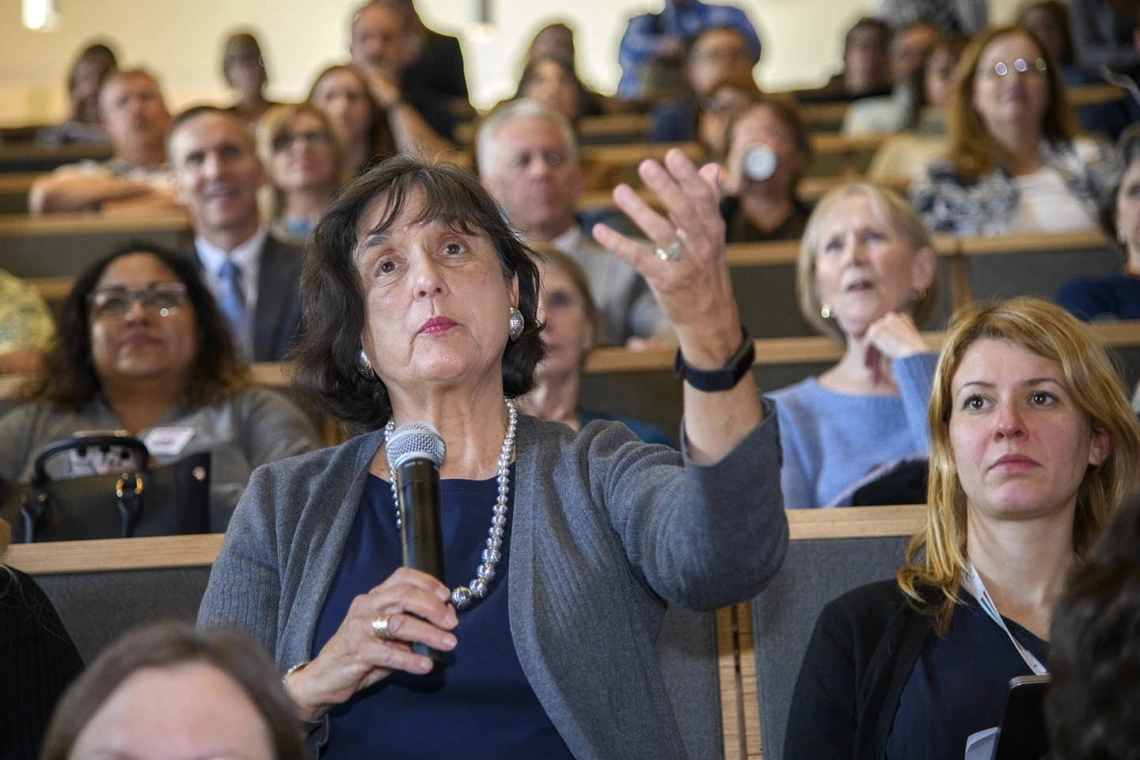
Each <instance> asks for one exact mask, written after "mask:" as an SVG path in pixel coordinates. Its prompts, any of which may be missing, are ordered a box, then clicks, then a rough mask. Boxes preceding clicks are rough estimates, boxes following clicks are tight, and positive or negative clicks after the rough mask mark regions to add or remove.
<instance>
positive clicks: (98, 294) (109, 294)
mask: <svg viewBox="0 0 1140 760" xmlns="http://www.w3.org/2000/svg"><path fill="white" fill-rule="evenodd" d="M186 299H187V293H186V286H185V285H183V284H182V283H180V282H155V283H151V284H150V285H147V286H146V287H145V288H140V289H138V290H128V289H127V288H124V287H120V286H117V285H114V286H111V287H106V288H98V289H97V290H93V291H92V292H91V295H90V296H88V297H87V305H88V308H89V309H90V310H91V316H92V317H93V318H94V319H122V318H123V317H125V316H126V315H127V313H128V312H129V311H130V310H131V307H132V306H133V305H134V303H135V301H138V302H139V303H140V304H142V306H143V308H144V309H151V310H155V311H157V312H158V314H159V316H161V317H169V316H170V315H171V314H173V313H174V312H176V311H178V310H179V309H181V308H182V307H183V306H185V305H186Z"/></svg>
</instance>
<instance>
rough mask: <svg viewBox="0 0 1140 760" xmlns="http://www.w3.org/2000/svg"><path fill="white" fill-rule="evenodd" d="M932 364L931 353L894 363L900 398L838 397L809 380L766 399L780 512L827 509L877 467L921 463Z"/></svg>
mask: <svg viewBox="0 0 1140 760" xmlns="http://www.w3.org/2000/svg"><path fill="white" fill-rule="evenodd" d="M937 362H938V355H937V354H933V353H929V354H918V355H916V356H911V357H908V358H906V359H900V360H898V361H896V362H893V363H892V365H891V369H892V371H893V372H894V376H895V382H896V383H897V384H898V387H899V395H898V396H854V395H849V394H845V393H836V392H835V391H830V390H827V389H826V388H823V387H821V386H820V384H819V383H818V382H817V381H816V379H815V378H814V377H809V378H808V379H807V380H804V381H802V382H799V383H796V384H795V385H791V386H788V387H787V388H783V389H781V390H778V391H776V392H775V393H772V394H770V398H771V399H772V400H773V401H775V402H776V413H777V416H778V417H779V420H780V444H781V446H782V448H783V451H784V464H783V468H782V469H781V471H780V482H781V485H782V486H783V490H784V506H786V507H787V508H788V509H808V508H814V507H823V506H827V505H829V504H830V502H831V501H832V500H833V499H835V497H836V496H839V495H840V494H841V493H843V491H844V490H846V489H847V487H848V486H850V485H851V484H852V483H854V482H855V481H856V480H858V479H859V478H861V477H863V476H864V475H866V474H867V472H868V471H869V470H870V469H871V468H873V467H875V466H876V465H879V464H882V463H884V462H889V461H891V460H894V459H900V458H903V457H911V456H925V455H926V454H927V452H928V450H929V448H930V430H929V428H928V426H927V423H926V406H927V403H928V402H929V401H930V388H931V383H932V382H933V380H934V367H935V365H936V364H937Z"/></svg>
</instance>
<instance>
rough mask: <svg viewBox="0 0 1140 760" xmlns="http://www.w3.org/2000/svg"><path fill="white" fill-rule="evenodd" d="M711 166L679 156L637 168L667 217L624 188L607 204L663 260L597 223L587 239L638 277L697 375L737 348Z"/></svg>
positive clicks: (672, 153) (737, 317)
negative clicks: (673, 255)
mask: <svg viewBox="0 0 1140 760" xmlns="http://www.w3.org/2000/svg"><path fill="white" fill-rule="evenodd" d="M717 172H718V167H717V166H716V165H715V164H710V165H707V166H705V167H703V168H702V169H701V170H700V171H698V170H697V168H696V167H695V166H694V165H693V163H692V162H691V161H690V160H689V159H688V158H687V157H686V156H685V154H684V153H682V152H681V151H679V150H671V151H669V153H667V154H666V156H665V165H664V166H662V165H661V164H659V163H658V162H656V161H643V162H642V163H641V165H640V166H639V167H638V174H639V175H640V176H641V179H642V180H643V181H644V182H645V185H646V187H648V188H649V189H651V190H653V191H654V192H655V193H656V194H657V196H658V198H660V199H661V203H662V205H663V206H664V207H665V209H666V212H667V215H668V218H665V217H663V216H661V215H660V214H658V213H657V212H656V211H654V210H653V209H652V208H650V207H649V206H648V205H647V204H646V203H645V202H644V201H643V200H641V198H639V197H638V195H637V193H635V192H634V191H633V189H632V188H630V187H629V186H628V185H625V184H622V185H618V187H617V188H616V189H615V190H614V194H613V195H614V201H615V202H616V203H617V205H618V207H619V208H620V209H621V210H622V211H624V212H625V213H626V214H627V215H628V216H629V218H630V219H632V220H633V221H634V222H636V223H637V225H638V226H639V227H640V228H641V229H642V230H643V231H644V232H645V235H646V237H648V238H649V239H650V241H652V243H653V244H654V245H655V246H657V250H658V251H661V252H663V253H667V252H669V251H675V250H678V248H677V244H680V246H679V251H680V256H679V257H678V258H662V256H661V255H660V254H659V253H657V252H655V251H650V250H647V249H646V248H645V247H644V246H643V245H639V244H638V243H636V242H634V241H633V240H630V239H629V238H628V237H626V236H625V235H622V234H621V233H619V232H616V231H615V230H613V229H612V228H610V227H608V226H607V225H604V224H598V225H595V226H594V229H593V234H594V238H595V239H596V240H597V241H598V242H599V243H600V244H601V245H603V246H604V247H606V248H608V249H609V250H611V251H613V252H614V253H616V254H617V255H618V256H620V257H621V258H622V259H624V260H625V261H627V262H628V263H629V264H630V265H631V266H633V267H634V268H635V269H636V270H637V271H638V272H640V273H641V275H642V277H644V278H645V280H646V282H647V283H648V284H649V287H650V288H651V289H652V290H653V294H654V295H655V296H656V298H657V302H658V303H659V304H660V305H661V308H662V309H663V310H664V312H665V314H666V315H667V316H668V317H669V320H670V321H671V322H672V323H673V326H674V329H675V330H676V334H677V340H678V342H679V343H680V346H681V351H682V353H683V354H684V355H685V360H686V361H688V362H689V363H690V364H691V365H693V366H696V367H699V368H701V369H716V368H719V367H722V366H724V364H725V363H726V362H727V361H728V359H729V358H730V357H731V356H732V355H733V354H734V353H735V352H736V350H737V349H738V348H739V347H740V314H739V312H738V311H737V307H736V298H735V296H734V295H733V291H732V280H731V278H730V276H729V272H728V265H727V263H726V261H725V238H724V221H723V219H722V218H721V215H720V208H719V193H718V190H717Z"/></svg>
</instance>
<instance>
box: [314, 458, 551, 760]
mask: <svg viewBox="0 0 1140 760" xmlns="http://www.w3.org/2000/svg"><path fill="white" fill-rule="evenodd" d="M510 483H511V506H512V507H513V502H514V486H515V468H514V465H512V466H511V473H510ZM496 493H497V483H496V481H495V479H494V478H491V479H490V480H478V481H476V480H444V481H442V483H441V489H440V497H441V501H442V504H443V510H442V511H443V531H444V562H445V567H446V569H447V585H448V586H449V587H450V588H455V587H456V586H458V585H468V584H469V583H470V581H471V579H472V578H474V577H475V569H476V568H477V567H478V566H479V563H480V555H481V554H482V552H483V548H484V546H485V544H486V540H487V532H488V530H489V528H490V527H491V508H492V507H493V506H494V504H495V496H496ZM511 522H512V521H511V519H510V516H509V514H508V518H507V536H506V539H505V540H504V542H503V547H504V549H503V558H502V561H501V562H500V563H499V565H498V567H497V568H496V571H497V572H496V577H495V580H494V582H493V583H492V584H491V590H490V593H489V594H488V595H487V597H486V598H485V599H483V601H481V602H478V603H476V604H475V605H474V606H472V607H470V608H468V609H467V610H465V611H463V612H460V613H459V626H458V628H456V629H455V631H454V633H455V636H456V638H457V639H458V640H459V644H458V646H456V648H455V649H454V650H452V652H451V653H449V655H448V657H449V659H448V664H447V667H446V668H444V669H443V670H442V671H441V672H439V673H438V674H436V673H433V674H431V675H427V676H423V675H413V674H410V673H404V672H395V673H393V674H392V675H391V676H389V677H388V678H386V679H384V680H382V681H380V682H379V683H377V684H375V685H374V686H372V687H370V688H368V689H365V690H363V691H361V692H359V693H358V694H356V696H354V697H353V698H352V699H350V700H349V701H348V702H346V703H345V704H343V705H340V706H338V707H335V708H333V709H332V710H330V711H329V714H328V715H329V740H328V744H327V746H326V751H325V752H324V753H323V754H322V757H324V758H362V757H383V758H384V760H401V759H402V758H407V759H408V760H412V759H413V758H414V759H416V760H430V759H431V758H441V759H442V758H447V759H448V760H451V758H457V757H462V758H464V759H465V760H469V759H472V758H488V759H490V758H503V757H542V758H552V759H553V760H562V759H563V758H566V759H567V760H569V759H570V758H572V755H571V754H570V750H568V749H567V748H566V744H565V743H564V742H563V741H562V738H561V737H560V736H559V735H558V731H557V730H556V729H555V728H554V724H553V723H551V722H550V718H549V717H547V715H546V712H545V711H544V710H543V709H542V705H541V704H539V701H538V697H536V696H535V694H534V690H533V689H532V688H531V686H530V683H529V682H528V681H527V679H526V675H525V674H524V673H523V670H522V666H521V665H520V664H519V659H518V655H517V654H516V652H515V646H514V640H513V638H512V637H511V629H510V623H509V618H508V612H507V584H508V577H509V576H508V572H507V571H508V566H509V563H510V554H509V553H508V552H507V551H506V547H507V546H508V545H509V541H510V526H511ZM400 563H401V552H400V532H399V530H398V529H397V528H396V512H395V506H394V505H393V503H392V491H391V486H390V485H389V483H388V481H386V480H382V479H380V478H377V477H375V476H373V475H369V476H368V482H367V483H366V484H365V486H364V492H363V493H362V494H361V496H360V508H359V509H358V510H357V513H356V520H355V521H354V522H353V524H352V530H351V532H350V533H349V536H348V541H347V542H346V543H345V546H344V554H343V555H342V556H341V560H340V566H339V567H338V568H337V571H336V575H335V576H333V580H332V585H331V586H330V587H329V591H328V596H327V597H326V598H325V603H324V607H323V608H322V609H321V614H320V617H319V618H318V619H317V628H316V633H315V634H314V637H313V647H312V656H313V657H316V655H317V653H319V652H320V650H321V648H322V647H323V646H324V645H325V643H326V642H327V641H328V640H329V639H330V638H332V636H333V634H335V633H336V631H337V629H338V628H339V627H340V624H341V622H342V621H343V620H344V618H345V616H346V615H347V614H348V607H349V605H350V604H351V603H352V600H353V598H354V597H356V596H358V595H359V594H364V593H366V592H368V591H369V590H371V589H372V588H374V587H375V586H377V585H379V584H380V583H381V582H382V581H383V580H384V579H385V578H387V577H388V576H389V575H391V574H392V573H393V572H395V571H396V569H397V568H398V567H399V566H400Z"/></svg>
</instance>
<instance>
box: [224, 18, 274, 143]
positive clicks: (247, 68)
mask: <svg viewBox="0 0 1140 760" xmlns="http://www.w3.org/2000/svg"><path fill="white" fill-rule="evenodd" d="M222 77H223V78H225V80H226V84H227V85H229V86H230V88H231V89H232V90H233V91H234V93H235V94H236V95H237V102H236V103H235V104H234V105H232V106H230V107H229V108H227V109H226V111H227V112H229V113H232V114H233V115H234V116H236V117H238V118H239V119H241V120H242V121H245V122H248V123H250V124H255V123H256V122H257V121H258V120H259V119H260V118H261V117H262V116H264V115H265V112H266V111H268V110H269V109H270V108H272V107H273V106H275V105H280V104H278V103H274V102H273V101H271V100H269V99H267V98H266V97H265V88H266V86H267V85H268V84H269V76H268V74H266V72H265V58H264V57H263V56H262V53H261V43H259V42H258V41H257V38H256V37H254V36H253V35H252V34H250V33H249V32H236V33H234V34H231V35H230V36H229V39H227V40H226V46H225V50H224V51H223V53H222Z"/></svg>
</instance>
